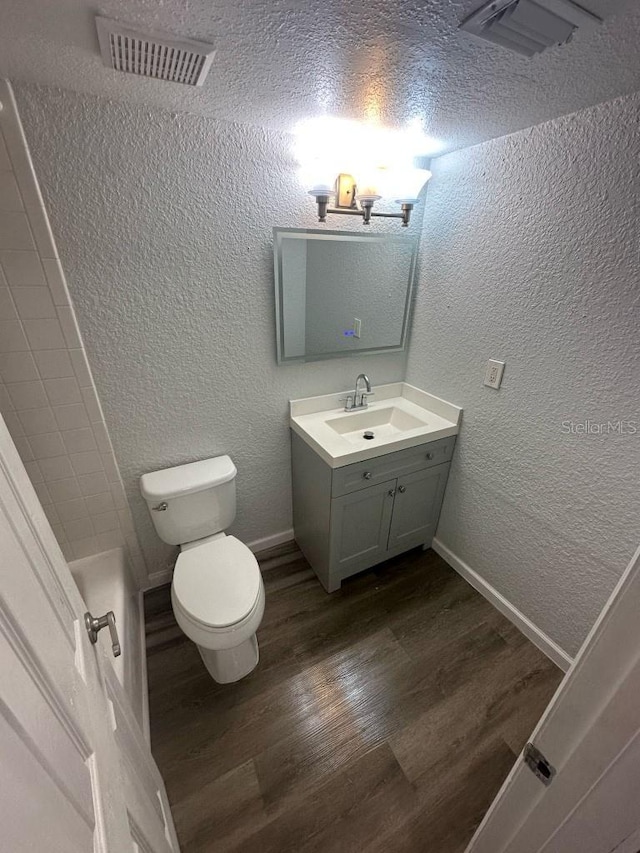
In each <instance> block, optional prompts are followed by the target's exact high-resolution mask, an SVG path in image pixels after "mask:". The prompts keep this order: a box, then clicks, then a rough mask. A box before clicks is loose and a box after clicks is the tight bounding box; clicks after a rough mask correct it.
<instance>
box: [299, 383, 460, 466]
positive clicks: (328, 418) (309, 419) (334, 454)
mask: <svg viewBox="0 0 640 853" xmlns="http://www.w3.org/2000/svg"><path fill="white" fill-rule="evenodd" d="M373 391H374V392H375V395H374V396H372V397H370V398H369V406H368V408H366V409H356V410H355V411H352V412H345V411H344V402H340V401H339V398H340V397H345V396H346V394H348V393H353V389H351V391H340V392H338V393H336V394H326V395H323V396H321V397H306V398H304V399H302V400H291V401H290V403H289V406H290V417H289V425H290V426H291V429H292V430H293V431H294V432H295V433H297V434H298V435H299V436H300V438H302V440H303V441H305V442H306V443H307V444H308V445H309V446H310V447H312V448H313V449H314V450H315V451H316V453H318V454H319V456H321V457H322V459H324V461H325V462H326V463H327V464H328V465H330V466H331V467H332V468H341V467H342V466H343V465H351V464H352V463H353V462H362V461H363V460H365V459H373V458H374V457H376V456H382V455H383V454H385V453H393V452H394V451H396V450H404V449H405V448H407V447H415V446H417V445H419V444H425V443H426V442H428V441H436V440H437V439H439V438H446V437H447V436H450V435H457V433H458V430H459V428H460V421H461V418H462V409H461V408H459V407H458V406H454V405H453V404H452V403H448V402H447V401H446V400H442V399H441V398H440V397H434V396H433V394H428V393H427V392H426V391H421V390H420V389H419V388H416V387H415V386H413V385H409V384H408V383H406V382H394V383H392V384H390V385H378V386H376V387H374V388H373ZM391 410H393V411H391ZM365 413H367V414H366V415H365ZM363 415H365V417H364V418H363V417H362V416H363ZM367 421H369V422H370V423H367ZM332 423H333V427H332V425H331V424H332ZM351 426H353V429H350V427H351ZM365 428H367V429H371V431H372V432H373V433H374V438H372V439H370V440H366V439H365V438H364V437H363V433H364V430H365Z"/></svg>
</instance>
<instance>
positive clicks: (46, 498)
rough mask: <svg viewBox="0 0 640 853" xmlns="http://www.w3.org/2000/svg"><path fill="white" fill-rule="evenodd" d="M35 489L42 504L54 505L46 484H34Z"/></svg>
mask: <svg viewBox="0 0 640 853" xmlns="http://www.w3.org/2000/svg"><path fill="white" fill-rule="evenodd" d="M33 488H34V490H35V493H36V495H37V496H38V500H39V501H40V503H41V504H43V505H44V504H50V503H52V501H51V495H50V494H49V489H48V488H47V486H46V484H45V483H34V485H33Z"/></svg>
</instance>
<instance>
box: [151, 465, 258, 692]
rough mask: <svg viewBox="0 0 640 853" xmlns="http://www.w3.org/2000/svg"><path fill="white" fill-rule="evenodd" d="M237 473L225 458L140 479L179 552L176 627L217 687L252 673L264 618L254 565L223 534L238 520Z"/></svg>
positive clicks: (162, 532)
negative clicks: (190, 642) (195, 647)
mask: <svg viewBox="0 0 640 853" xmlns="http://www.w3.org/2000/svg"><path fill="white" fill-rule="evenodd" d="M236 473H237V471H236V466H235V465H234V464H233V462H232V460H231V459H230V458H229V457H228V456H217V457H215V458H214V459H203V460H202V461H201V462H191V463H189V464H187V465H178V466H177V467H175V468H165V469H163V470H161V471H153V472H152V473H150V474H143V476H142V477H141V478H140V490H141V492H142V495H143V497H144V499H145V500H146V502H147V505H148V507H149V512H150V514H151V518H152V520H153V523H154V526H155V528H156V531H157V533H158V536H159V537H160V538H161V539H162V540H163V541H164V542H168V543H169V544H170V545H179V546H180V554H179V555H178V560H177V562H176V566H175V570H174V573H173V582H172V584H171V602H172V605H173V612H174V615H175V617H176V621H177V623H178V625H179V626H180V628H182V630H183V631H184V633H185V634H186V635H187V637H189V639H191V640H193V642H194V643H195V644H196V645H197V646H198V650H199V652H200V656H201V657H202V660H203V662H204V665H205V666H206V668H207V670H208V671H209V674H210V675H211V676H212V678H213V679H214V680H215V681H217V682H219V683H221V684H228V683H229V682H232V681H238V680H239V679H240V678H243V677H244V676H245V675H248V674H249V673H250V672H251V671H252V670H253V669H254V668H255V667H256V665H257V663H258V659H259V653H258V640H257V638H256V631H257V629H258V626H259V625H260V622H261V621H262V615H263V613H264V598H265V595H264V584H263V582H262V575H261V573H260V568H259V566H258V562H257V560H256V558H255V557H254V556H253V554H252V552H251V551H250V550H249V548H247V546H246V545H245V544H244V543H243V542H241V541H240V540H239V539H236V538H235V536H227V534H226V533H225V530H226V529H227V528H228V527H229V526H230V525H231V523H232V522H233V520H234V518H235V516H236V482H235V481H236Z"/></svg>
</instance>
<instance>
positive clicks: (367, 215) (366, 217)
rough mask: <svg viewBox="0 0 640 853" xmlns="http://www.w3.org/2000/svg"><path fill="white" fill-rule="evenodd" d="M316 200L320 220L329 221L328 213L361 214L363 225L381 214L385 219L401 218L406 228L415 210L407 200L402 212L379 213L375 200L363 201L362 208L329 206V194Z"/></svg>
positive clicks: (368, 223) (317, 197)
mask: <svg viewBox="0 0 640 853" xmlns="http://www.w3.org/2000/svg"><path fill="white" fill-rule="evenodd" d="M316 201H317V203H318V221H319V222H326V221H327V213H340V214H342V215H346V216H361V217H362V224H363V225H370V224H371V217H372V216H379V217H381V218H385V219H401V220H402V226H403V228H406V227H407V225H408V224H409V220H410V218H411V211H412V210H413V205H412V204H407V203H405V202H403V203H402V212H401V213H377V212H375V211H373V210H372V208H373V202H372V201H361V202H360V204H361V209H359V208H357V207H356V208H350V207H349V208H347V207H329V206H328V202H329V197H328V196H316Z"/></svg>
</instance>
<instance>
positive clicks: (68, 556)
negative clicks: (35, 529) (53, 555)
mask: <svg viewBox="0 0 640 853" xmlns="http://www.w3.org/2000/svg"><path fill="white" fill-rule="evenodd" d="M54 526H57V525H52V529H53V527H54ZM59 545H60V550H61V551H62V556H63V557H64V558H65V560H66V561H67V562H68V563H70V562H71V560H75V557H76V555H75V554H74V553H73V545H72V544H71V542H66V541H63V542H60V541H59Z"/></svg>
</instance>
